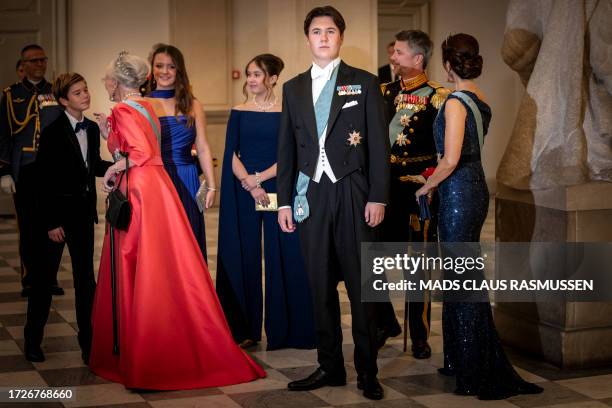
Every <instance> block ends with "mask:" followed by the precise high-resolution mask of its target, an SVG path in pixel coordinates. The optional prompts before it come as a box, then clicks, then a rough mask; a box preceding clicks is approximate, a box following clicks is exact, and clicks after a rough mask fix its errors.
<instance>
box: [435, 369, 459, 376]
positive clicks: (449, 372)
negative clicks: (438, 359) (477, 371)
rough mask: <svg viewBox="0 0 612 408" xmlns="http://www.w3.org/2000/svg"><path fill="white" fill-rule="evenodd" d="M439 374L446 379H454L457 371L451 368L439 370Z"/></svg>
mask: <svg viewBox="0 0 612 408" xmlns="http://www.w3.org/2000/svg"><path fill="white" fill-rule="evenodd" d="M438 372H439V373H440V374H442V375H444V376H446V377H452V376H454V375H455V369H453V368H450V367H441V368H438Z"/></svg>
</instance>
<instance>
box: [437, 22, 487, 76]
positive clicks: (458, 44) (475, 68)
mask: <svg viewBox="0 0 612 408" xmlns="http://www.w3.org/2000/svg"><path fill="white" fill-rule="evenodd" d="M479 52H480V50H479V46H478V40H476V38H474V37H472V36H471V35H469V34H464V33H459V34H455V35H451V36H449V37H448V38H447V39H446V40H444V42H443V43H442V63H443V64H446V62H448V63H449V64H450V67H451V69H452V70H453V71H454V72H455V73H456V74H457V75H459V77H460V78H461V79H474V78H478V77H479V76H480V74H481V73H482V56H481V55H480V53H479Z"/></svg>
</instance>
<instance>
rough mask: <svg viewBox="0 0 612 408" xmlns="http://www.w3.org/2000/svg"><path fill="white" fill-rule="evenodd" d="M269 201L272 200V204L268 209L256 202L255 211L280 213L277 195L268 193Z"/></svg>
mask: <svg viewBox="0 0 612 408" xmlns="http://www.w3.org/2000/svg"><path fill="white" fill-rule="evenodd" d="M268 199H269V200H270V204H268V206H267V207H264V206H263V205H262V204H258V203H257V202H255V211H278V199H277V198H276V193H268Z"/></svg>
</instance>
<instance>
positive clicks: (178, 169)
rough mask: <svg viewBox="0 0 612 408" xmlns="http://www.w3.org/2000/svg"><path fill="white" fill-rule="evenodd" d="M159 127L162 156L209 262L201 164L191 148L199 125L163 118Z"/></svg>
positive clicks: (160, 94)
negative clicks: (198, 197) (199, 201)
mask: <svg viewBox="0 0 612 408" xmlns="http://www.w3.org/2000/svg"><path fill="white" fill-rule="evenodd" d="M149 96H150V97H151V98H173V97H174V90H173V89H172V90H155V91H152V92H151V94H150V95H149ZM159 123H160V124H161V154H162V160H163V162H164V168H165V169H166V172H168V175H169V176H170V179H171V180H172V182H173V183H174V186H175V187H176V191H177V192H178V195H179V198H180V199H181V202H182V203H183V208H185V212H186V213H187V218H188V219H189V223H190V224H191V229H192V231H193V235H194V236H195V238H196V241H198V246H199V247H200V250H201V251H202V255H203V256H204V260H207V254H206V229H205V226H204V214H202V212H201V211H200V208H199V207H198V204H197V202H196V193H197V192H198V189H199V188H200V178H199V177H198V164H197V161H196V159H195V158H194V157H193V156H192V155H191V148H192V146H193V144H194V142H195V137H196V129H195V125H193V126H191V127H187V117H186V116H184V115H178V116H161V117H160V118H159Z"/></svg>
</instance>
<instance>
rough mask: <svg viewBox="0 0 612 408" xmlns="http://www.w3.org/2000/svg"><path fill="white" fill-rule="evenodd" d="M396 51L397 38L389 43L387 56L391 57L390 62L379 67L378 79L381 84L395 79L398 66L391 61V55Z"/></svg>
mask: <svg viewBox="0 0 612 408" xmlns="http://www.w3.org/2000/svg"><path fill="white" fill-rule="evenodd" d="M394 52H395V40H394V41H391V42H390V43H389V44H387V57H388V59H389V63H388V64H385V65H383V66H381V67H378V80H379V81H380V83H381V84H384V83H387V82H392V81H395V77H396V76H397V75H396V72H394V71H395V70H396V69H397V68H396V67H394V66H393V63H392V62H391V56H392V55H393V53H394Z"/></svg>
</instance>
